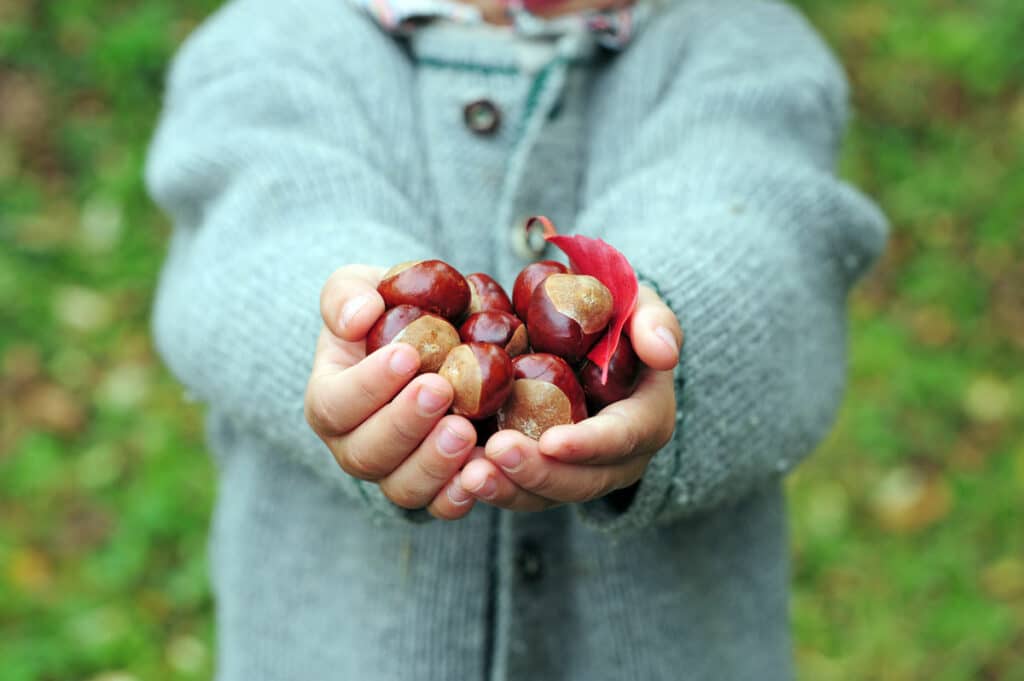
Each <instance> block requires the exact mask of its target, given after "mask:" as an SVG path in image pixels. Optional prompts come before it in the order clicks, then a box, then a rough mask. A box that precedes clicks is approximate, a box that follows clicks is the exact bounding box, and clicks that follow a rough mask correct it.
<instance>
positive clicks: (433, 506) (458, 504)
mask: <svg viewBox="0 0 1024 681" xmlns="http://www.w3.org/2000/svg"><path fill="white" fill-rule="evenodd" d="M483 455H484V448H483V447H479V446H477V447H473V449H471V450H470V453H469V457H468V458H469V460H470V461H472V460H475V459H481V458H483ZM461 479H462V473H456V474H455V475H453V476H452V479H451V480H449V481H448V484H447V485H446V486H445V488H444V489H443V490H441V491H440V492H438V494H437V496H435V497H434V499H433V501H431V502H430V504H429V505H428V506H427V511H428V512H429V513H430V515H432V516H434V517H435V518H438V519H439V520H458V519H459V518H462V517H464V516H465V515H466V514H468V513H469V512H470V511H471V510H473V507H474V506H475V505H476V497H474V496H473V495H472V494H470V493H469V492H467V491H466V489H465V488H464V487H463V486H462V480H461Z"/></svg>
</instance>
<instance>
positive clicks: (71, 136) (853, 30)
mask: <svg viewBox="0 0 1024 681" xmlns="http://www.w3.org/2000/svg"><path fill="white" fill-rule="evenodd" d="M215 4H216V3H214V2H212V0H179V1H178V2H170V0H137V1H136V2H131V3H129V2H119V1H112V0H111V1H106V2H104V1H102V0H62V1H61V2H59V3H58V2H51V3H35V2H29V1H28V0H0V243H2V244H3V248H2V249H0V400H2V406H3V420H2V422H0V484H2V489H3V494H2V495H0V660H2V664H0V681H23V680H24V681H28V680H33V681H36V680H44V679H93V680H94V681H128V680H130V679H139V680H142V679H205V678H208V677H209V676H210V673H211V669H212V664H213V660H212V638H213V626H212V621H211V614H212V602H211V597H210V593H209V585H208V581H207V576H206V551H205V541H206V540H205V530H206V525H207V522H208V518H209V513H210V508H211V505H212V500H213V489H214V487H213V472H212V468H211V465H210V463H209V461H208V459H207V457H206V455H205V453H204V451H203V445H202V437H201V425H200V421H199V415H198V410H197V409H196V408H195V407H194V406H191V405H189V404H188V403H187V402H186V400H184V398H183V395H182V392H181V389H180V388H179V387H177V386H176V384H175V383H174V382H173V381H172V380H171V379H170V378H169V377H168V376H167V374H166V373H165V371H164V370H163V369H162V368H161V366H160V364H159V362H158V361H157V359H156V358H155V356H154V353H153V351H152V349H151V347H150V341H149V338H148V330H147V319H148V311H149V306H150V302H151V293H152V289H153V284H154V280H155V275H156V272H157V270H158V267H159V263H160V259H161V255H162V250H163V247H164V244H165V240H166V237H167V225H166V222H165V221H164V219H163V218H161V217H160V216H158V214H157V213H156V211H155V210H154V209H153V207H152V206H151V205H150V203H149V202H148V200H147V199H146V198H145V194H144V192H143V188H142V184H141V179H140V167H141V163H142V159H143V155H144V149H145V144H146V140H147V138H148V135H149V134H150V131H151V129H152V126H153V122H154V118H155V116H156V113H157V110H158V105H159V93H160V84H161V80H162V74H163V71H164V68H165V66H166V63H167V59H168V58H169V55H170V54H171V52H172V50H173V48H174V46H175V45H176V44H178V43H179V42H180V40H181V39H182V38H183V36H184V35H186V34H187V32H188V31H189V30H190V28H191V27H193V26H194V25H195V23H196V22H197V21H198V20H199V18H200V17H202V16H203V15H204V14H205V13H207V12H208V11H210V10H211V9H212V8H213V7H214V6H215ZM798 4H799V5H800V6H801V7H802V8H803V9H805V11H807V13H808V15H809V17H810V18H811V20H812V22H813V23H814V24H815V25H816V26H818V27H819V29H820V30H821V31H822V33H823V34H824V36H825V37H826V39H827V40H828V41H829V42H830V43H831V44H832V45H833V46H834V48H835V49H836V51H837V52H838V53H839V55H840V57H841V59H842V60H843V62H844V64H845V66H846V68H847V70H848V72H849V74H850V77H851V81H852V83H853V86H854V99H855V104H856V110H857V115H856V118H855V120H854V121H853V126H852V128H851V134H850V138H849V143H848V145H847V147H846V153H845V155H844V160H843V173H844V174H845V175H846V176H847V177H849V178H850V179H851V180H852V181H853V182H854V183H855V184H856V185H858V186H860V187H862V188H864V190H865V191H867V192H868V193H869V194H870V195H872V196H874V197H876V198H877V199H878V200H879V202H880V203H881V204H882V206H883V207H884V209H885V210H886V212H887V213H888V214H889V216H890V217H891V219H892V222H893V226H894V232H893V239H892V243H891V245H890V248H889V250H888V252H887V254H886V256H885V258H884V259H883V261H882V262H881V263H880V264H879V266H878V267H877V268H876V269H875V270H874V271H873V272H872V273H871V274H870V275H869V276H868V278H867V279H866V280H865V281H864V283H863V284H862V285H861V286H860V287H859V289H858V290H857V292H856V294H855V295H854V297H853V299H852V304H851V314H852V326H851V329H852V338H851V349H850V378H851V381H850V393H849V398H848V400H847V402H846V404H845V406H844V408H843V411H842V413H841V416H840V419H839V423H838V424H837V426H836V428H835V430H834V432H833V433H832V435H831V437H830V438H829V440H828V441H827V443H826V444H825V445H824V446H823V447H822V448H821V450H820V451H819V452H818V453H817V454H816V455H815V456H814V457H812V458H811V459H810V460H809V461H808V462H807V463H806V464H805V465H804V466H802V467H801V468H800V469H799V470H798V471H797V473H796V474H795V475H794V476H793V477H792V478H791V481H790V490H791V511H792V513H791V516H792V548H793V556H794V560H793V571H794V579H795V590H794V595H793V600H792V609H793V620H794V631H795V638H796V646H797V656H798V661H799V664H800V669H801V678H803V679H807V680H808V681H812V680H813V681H829V680H831V679H878V680H885V681H889V680H891V681H897V680H898V681H904V680H906V681H913V680H918V679H920V680H925V679H927V680H928V681H967V680H973V679H983V680H988V679H992V680H995V679H998V680H1000V681H1020V680H1024V532H1022V531H1021V527H1020V526H1021V512H1020V501H1021V499H1022V498H1024V265H1022V263H1024V244H1022V239H1021V236H1022V234H1024V164H1022V163H1021V162H1020V159H1021V158H1024V87H1022V85H1024V82H1022V81H1024V50H1022V49H1021V45H1024V3H1020V2H1019V1H1018V0H978V1H976V2H972V3H958V2H952V0H900V2H881V1H880V0H874V1H863V0H802V1H801V2H799V3H798Z"/></svg>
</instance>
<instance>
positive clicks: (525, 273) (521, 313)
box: [512, 260, 569, 322]
mask: <svg viewBox="0 0 1024 681" xmlns="http://www.w3.org/2000/svg"><path fill="white" fill-rule="evenodd" d="M568 271H569V268H568V267H566V266H565V265H563V264H562V263H560V262H556V261H554V260H541V261H539V262H534V263H530V264H529V265H527V266H526V267H524V268H523V269H522V271H520V272H519V276H517V277H516V281H515V283H514V284H513V285H512V307H513V308H514V309H515V313H516V315H517V316H518V317H519V318H520V319H522V320H523V321H524V322H526V321H529V320H528V319H527V314H528V313H529V308H530V296H532V295H533V289H535V288H537V284H539V283H540V282H542V281H544V280H545V279H546V278H547V277H548V276H550V275H552V274H566V273H567V272H568Z"/></svg>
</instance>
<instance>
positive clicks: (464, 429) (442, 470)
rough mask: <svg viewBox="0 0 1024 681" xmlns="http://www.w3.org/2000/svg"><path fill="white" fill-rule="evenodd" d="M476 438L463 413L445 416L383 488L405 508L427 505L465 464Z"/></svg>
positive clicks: (390, 476)
mask: <svg viewBox="0 0 1024 681" xmlns="http://www.w3.org/2000/svg"><path fill="white" fill-rule="evenodd" d="M475 442H476V431H475V430H474V429H473V424H472V423H470V422H469V421H468V420H466V419H465V418H463V417H461V416H454V415H453V416H446V417H444V418H443V419H441V420H440V421H438V422H437V425H436V426H434V429H433V430H432V431H430V434H429V435H428V436H427V438H426V439H425V440H423V442H422V443H421V444H420V445H419V446H418V447H417V448H416V449H415V450H413V452H412V454H410V455H409V456H408V458H406V459H405V460H404V461H403V462H402V463H401V464H399V465H398V467H397V468H395V469H394V470H393V471H392V472H391V474H389V475H388V476H387V477H385V478H384V479H382V480H381V481H380V483H379V485H380V489H381V491H382V492H384V496H386V497H387V498H388V499H390V500H391V501H393V502H394V503H396V504H398V505H399V506H401V507H403V508H424V507H425V506H427V505H428V504H429V503H430V502H431V501H432V500H433V499H434V497H436V496H437V494H438V492H440V491H441V489H442V488H443V487H445V486H446V485H447V484H448V483H449V481H451V479H452V477H453V476H455V474H456V473H458V471H459V469H460V468H462V465H463V464H464V463H465V461H466V459H467V458H468V457H469V454H470V451H471V450H472V449H473V444H474V443H475Z"/></svg>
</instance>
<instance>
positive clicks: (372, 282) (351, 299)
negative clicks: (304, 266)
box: [320, 265, 384, 341]
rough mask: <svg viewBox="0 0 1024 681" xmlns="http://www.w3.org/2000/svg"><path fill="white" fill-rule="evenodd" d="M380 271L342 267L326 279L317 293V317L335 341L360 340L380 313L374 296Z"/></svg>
mask: <svg viewBox="0 0 1024 681" xmlns="http://www.w3.org/2000/svg"><path fill="white" fill-rule="evenodd" d="M382 272H383V270H382V269H381V268H379V267H370V266H368V265H346V266H345V267H342V268H340V269H338V270H336V271H335V272H334V274H332V275H331V276H330V278H328V280H327V283H325V284H324V287H323V289H322V290H321V291H320V315H321V316H322V317H323V319H324V325H325V326H326V327H327V329H328V330H329V331H330V332H331V334H333V335H334V336H335V337H336V338H340V339H342V340H346V341H359V340H362V339H363V338H364V337H365V336H366V334H367V332H368V331H369V330H370V327H371V326H372V325H373V323H374V322H376V321H377V318H378V317H379V316H380V315H381V313H382V312H383V311H384V299H383V298H381V297H380V294H379V293H377V284H378V283H379V282H380V278H381V273H382Z"/></svg>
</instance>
